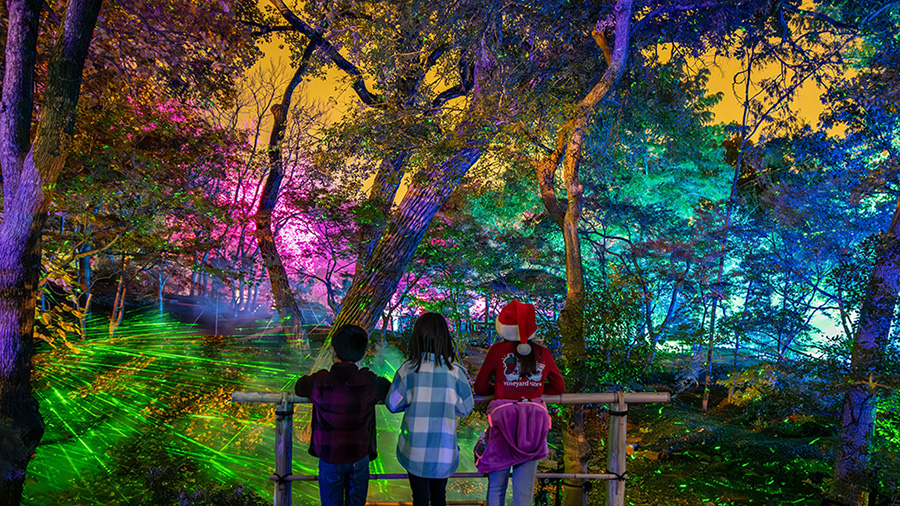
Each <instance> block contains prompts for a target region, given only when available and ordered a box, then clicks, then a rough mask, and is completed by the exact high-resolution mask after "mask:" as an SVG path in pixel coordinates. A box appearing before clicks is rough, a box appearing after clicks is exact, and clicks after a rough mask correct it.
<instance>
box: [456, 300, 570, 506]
mask: <svg viewBox="0 0 900 506" xmlns="http://www.w3.org/2000/svg"><path fill="white" fill-rule="evenodd" d="M495 324H496V328H497V333H498V334H499V335H500V337H501V338H502V339H501V340H500V341H499V342H497V343H494V344H493V345H492V346H491V348H490V349H489V350H488V353H487V356H486V357H485V359H484V363H483V364H482V366H481V369H480V370H479V371H478V376H477V377H476V378H475V386H474V390H475V394H476V395H493V396H494V400H492V401H491V403H490V404H489V405H488V409H487V412H488V430H487V437H486V443H487V444H486V446H485V449H484V453H483V454H482V455H481V456H480V457H479V458H478V462H477V465H478V470H479V471H480V472H482V473H488V498H487V499H488V506H501V505H502V504H504V499H505V497H506V487H507V481H508V478H509V473H510V469H512V482H513V483H512V486H513V505H514V506H525V505H528V506H530V505H531V504H533V501H534V479H535V475H536V474H537V464H538V461H539V460H541V459H544V458H546V457H547V453H548V449H547V432H548V431H549V429H550V416H549V414H548V413H547V406H546V404H544V401H542V400H541V395H543V394H547V395H556V394H561V393H563V392H564V391H565V383H564V382H563V377H562V374H560V372H559V368H557V366H556V362H555V361H554V360H553V355H552V354H551V353H550V350H548V349H547V348H545V347H544V346H541V345H540V344H538V343H536V342H535V341H534V336H535V333H536V332H537V323H536V321H535V311H534V306H533V305H531V304H525V303H522V302H519V301H517V300H513V301H511V302H510V303H509V304H507V305H506V306H504V307H503V309H502V310H501V311H500V314H499V315H497V320H496V322H495Z"/></svg>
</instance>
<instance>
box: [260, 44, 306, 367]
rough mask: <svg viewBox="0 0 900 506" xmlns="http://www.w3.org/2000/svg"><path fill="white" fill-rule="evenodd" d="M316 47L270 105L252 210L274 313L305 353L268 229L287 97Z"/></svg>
mask: <svg viewBox="0 0 900 506" xmlns="http://www.w3.org/2000/svg"><path fill="white" fill-rule="evenodd" d="M315 48H316V44H313V43H310V44H308V45H307V46H306V50H305V52H304V54H303V59H302V61H301V63H300V65H299V66H298V67H297V71H296V72H295V73H294V77H293V78H292V79H291V82H290V83H289V84H288V86H287V89H285V91H284V96H283V97H282V99H281V104H279V105H274V106H272V115H273V116H274V123H273V125H272V134H271V136H270V137H269V172H268V174H266V181H265V184H264V185H263V188H262V192H261V193H260V197H259V208H258V209H257V211H256V216H255V219H256V241H257V243H258V244H259V252H260V255H261V256H262V259H263V263H264V264H265V266H266V271H267V272H268V273H269V284H270V286H271V287H272V298H273V299H274V302H275V310H276V311H278V316H279V318H280V319H281V326H282V328H283V329H284V333H285V335H286V336H287V338H288V340H289V341H291V342H292V343H294V344H295V345H297V346H298V347H299V348H300V349H301V350H302V351H305V352H307V353H308V352H309V339H308V338H307V336H306V331H304V330H303V318H302V317H301V314H300V308H299V306H298V305H297V300H296V299H295V298H294V292H293V291H292V290H291V285H290V281H289V280H288V276H287V270H285V268H284V263H283V262H282V261H281V255H280V254H279V253H278V247H277V246H276V244H275V234H274V232H273V230H272V211H273V210H274V209H275V204H276V203H277V202H278V192H279V191H280V190H281V182H282V179H283V178H284V160H283V159H282V155H281V142H282V140H284V131H285V128H286V123H287V113H288V111H289V110H290V106H291V97H292V96H293V93H294V89H295V88H296V87H297V85H299V84H300V82H301V81H303V74H304V72H305V71H306V68H307V67H308V65H309V59H310V57H311V56H312V53H313V51H315Z"/></svg>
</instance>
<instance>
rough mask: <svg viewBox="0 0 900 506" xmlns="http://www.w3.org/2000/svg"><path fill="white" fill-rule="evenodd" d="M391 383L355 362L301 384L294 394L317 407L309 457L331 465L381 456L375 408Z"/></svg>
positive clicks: (339, 363) (306, 377)
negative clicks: (377, 439) (358, 366)
mask: <svg viewBox="0 0 900 506" xmlns="http://www.w3.org/2000/svg"><path fill="white" fill-rule="evenodd" d="M388 388H390V383H388V380H387V379H386V378H381V377H379V376H376V375H375V374H374V373H373V372H372V371H370V370H368V369H359V368H357V366H356V364H354V363H352V362H338V363H336V364H334V365H333V366H331V370H328V371H326V370H324V369H323V370H321V371H317V372H316V373H314V374H310V375H309V376H303V377H302V378H300V379H299V380H297V384H296V385H295V386H294V392H295V393H296V394H297V395H299V396H302V397H309V398H310V400H311V401H312V405H313V417H312V437H311V438H310V441H309V453H310V455H312V456H314V457H318V458H319V459H320V460H323V461H325V462H328V463H329V464H350V463H353V462H357V461H359V460H362V458H363V457H365V456H366V455H368V456H369V460H375V458H376V457H377V456H378V452H377V448H376V444H375V404H376V403H378V402H381V400H383V399H384V396H385V394H387V391H388Z"/></svg>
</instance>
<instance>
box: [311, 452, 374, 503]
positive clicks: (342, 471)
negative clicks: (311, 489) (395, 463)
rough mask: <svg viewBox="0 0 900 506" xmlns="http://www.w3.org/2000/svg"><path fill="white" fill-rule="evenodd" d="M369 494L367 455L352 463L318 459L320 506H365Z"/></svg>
mask: <svg viewBox="0 0 900 506" xmlns="http://www.w3.org/2000/svg"><path fill="white" fill-rule="evenodd" d="M368 494H369V457H363V459H362V460H360V461H359V462H354V463H352V464H329V463H328V462H325V461H322V460H319V498H320V499H321V501H322V506H365V504H366V496H367V495H368Z"/></svg>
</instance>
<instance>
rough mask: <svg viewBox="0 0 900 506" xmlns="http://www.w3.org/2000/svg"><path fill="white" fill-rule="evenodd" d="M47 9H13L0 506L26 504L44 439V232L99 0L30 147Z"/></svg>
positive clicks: (14, 0)
mask: <svg viewBox="0 0 900 506" xmlns="http://www.w3.org/2000/svg"><path fill="white" fill-rule="evenodd" d="M42 4H43V2H41V1H40V0H8V1H7V9H8V15H9V18H8V25H7V26H8V29H7V38H6V57H5V64H6V67H5V69H4V75H3V94H2V95H3V96H2V107H0V165H2V170H3V220H2V221H0V425H2V426H3V429H4V434H6V437H5V438H4V440H3V442H2V443H0V444H2V445H3V448H2V450H3V451H0V505H2V506H7V505H17V504H19V503H20V502H21V499H22V486H23V484H24V480H25V471H26V469H27V467H28V462H29V460H30V459H31V456H32V455H33V454H34V451H35V450H36V448H37V445H38V443H39V442H40V439H41V436H42V435H43V432H44V425H43V420H42V419H41V415H40V413H39V411H38V403H37V401H36V400H35V399H34V398H33V397H32V395H31V360H32V355H33V351H34V311H35V302H36V298H37V283H38V276H39V273H40V268H41V230H42V229H43V226H44V221H45V219H46V216H47V210H48V209H49V207H50V201H51V198H52V195H51V193H50V192H51V189H52V188H53V186H54V185H55V183H56V180H57V178H58V177H59V172H60V170H62V167H63V165H64V164H65V159H66V154H67V149H68V145H69V141H70V139H71V137H72V131H73V127H74V122H75V111H76V105H77V104H78V94H79V91H80V87H81V74H82V70H83V68H84V59H85V56H86V54H87V49H88V45H89V44H90V40H91V35H92V33H93V31H94V24H95V23H96V20H97V14H98V12H99V9H100V0H72V1H70V2H69V5H68V7H67V9H66V14H65V20H64V22H63V23H62V24H60V30H61V33H60V34H59V36H58V37H57V43H56V46H55V47H54V48H53V51H52V53H51V55H50V61H49V62H48V66H47V83H46V86H45V87H44V103H43V104H42V107H41V119H40V122H39V124H38V125H37V129H36V133H35V137H34V142H33V143H32V142H31V131H32V124H31V123H32V115H31V111H32V110H33V109H34V96H33V89H34V79H33V76H34V64H35V60H34V59H35V55H36V54H37V52H36V44H37V32H38V21H39V11H40V6H41V5H42Z"/></svg>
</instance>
